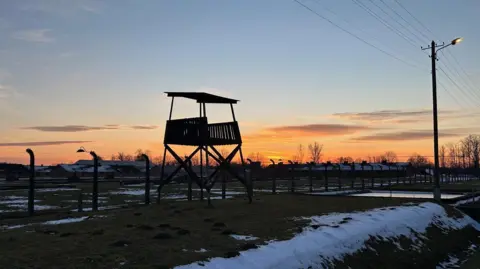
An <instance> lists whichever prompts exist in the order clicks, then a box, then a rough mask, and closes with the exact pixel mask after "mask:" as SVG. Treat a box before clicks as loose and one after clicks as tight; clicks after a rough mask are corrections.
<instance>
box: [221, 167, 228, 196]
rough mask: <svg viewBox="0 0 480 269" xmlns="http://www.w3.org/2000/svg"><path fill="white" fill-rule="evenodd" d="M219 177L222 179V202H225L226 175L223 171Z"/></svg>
mask: <svg viewBox="0 0 480 269" xmlns="http://www.w3.org/2000/svg"><path fill="white" fill-rule="evenodd" d="M221 177H222V200H225V199H226V198H227V196H226V190H227V174H226V173H225V171H222V172H221Z"/></svg>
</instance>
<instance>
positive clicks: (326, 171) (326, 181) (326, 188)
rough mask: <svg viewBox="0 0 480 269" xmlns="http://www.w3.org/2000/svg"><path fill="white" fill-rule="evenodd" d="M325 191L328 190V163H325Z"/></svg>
mask: <svg viewBox="0 0 480 269" xmlns="http://www.w3.org/2000/svg"><path fill="white" fill-rule="evenodd" d="M324 166H325V191H328V164H327V163H325V164H324Z"/></svg>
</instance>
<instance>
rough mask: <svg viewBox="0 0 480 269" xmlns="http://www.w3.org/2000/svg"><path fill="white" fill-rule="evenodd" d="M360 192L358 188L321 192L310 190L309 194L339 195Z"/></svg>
mask: <svg viewBox="0 0 480 269" xmlns="http://www.w3.org/2000/svg"><path fill="white" fill-rule="evenodd" d="M358 192H361V191H359V190H344V191H322V192H312V193H310V195H341V194H352V193H358Z"/></svg>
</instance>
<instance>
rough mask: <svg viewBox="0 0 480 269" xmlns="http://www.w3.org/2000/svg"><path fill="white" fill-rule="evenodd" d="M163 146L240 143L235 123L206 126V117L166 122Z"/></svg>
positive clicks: (237, 127)
mask: <svg viewBox="0 0 480 269" xmlns="http://www.w3.org/2000/svg"><path fill="white" fill-rule="evenodd" d="M164 143H165V144H173V145H188V146H198V145H232V144H240V143H242V139H241V136H240V128H239V126H238V123H237V122H236V121H233V122H222V123H213V124H208V122H207V118H206V117H198V118H187V119H177V120H168V121H167V125H166V129H165V138H164Z"/></svg>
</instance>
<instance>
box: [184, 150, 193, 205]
mask: <svg viewBox="0 0 480 269" xmlns="http://www.w3.org/2000/svg"><path fill="white" fill-rule="evenodd" d="M185 160H186V161H188V164H187V165H188V166H189V167H190V169H191V168H192V160H191V159H188V157H187V156H185ZM185 176H186V177H187V188H188V190H187V200H188V201H192V178H191V177H190V176H189V175H188V174H187V175H185Z"/></svg>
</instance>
